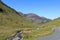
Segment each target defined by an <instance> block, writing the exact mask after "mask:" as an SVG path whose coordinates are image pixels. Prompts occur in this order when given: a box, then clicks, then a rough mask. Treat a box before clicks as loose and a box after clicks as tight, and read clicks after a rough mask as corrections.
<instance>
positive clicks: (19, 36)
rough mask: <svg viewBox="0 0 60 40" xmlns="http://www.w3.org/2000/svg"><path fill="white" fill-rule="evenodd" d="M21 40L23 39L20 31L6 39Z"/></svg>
mask: <svg viewBox="0 0 60 40" xmlns="http://www.w3.org/2000/svg"><path fill="white" fill-rule="evenodd" d="M22 39H23V33H22V31H19V32H17V34H16V35H15V36H13V37H11V38H8V39H7V40H22Z"/></svg>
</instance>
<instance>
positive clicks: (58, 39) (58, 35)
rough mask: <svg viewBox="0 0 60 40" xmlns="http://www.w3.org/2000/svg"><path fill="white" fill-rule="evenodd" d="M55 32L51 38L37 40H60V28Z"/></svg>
mask: <svg viewBox="0 0 60 40" xmlns="http://www.w3.org/2000/svg"><path fill="white" fill-rule="evenodd" d="M54 29H55V32H54V33H53V34H51V35H49V36H45V37H41V38H37V40H60V28H58V27H55V28H54Z"/></svg>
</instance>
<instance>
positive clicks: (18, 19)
mask: <svg viewBox="0 0 60 40" xmlns="http://www.w3.org/2000/svg"><path fill="white" fill-rule="evenodd" d="M33 27H37V25H35V24H32V23H30V22H29V21H27V20H26V19H25V18H23V17H22V16H21V15H20V14H19V13H18V12H16V11H15V10H14V9H12V8H10V7H9V6H7V5H5V4H4V3H3V2H1V1H0V40H5V39H6V38H7V37H10V36H12V35H14V34H15V33H16V31H18V30H20V29H21V28H33Z"/></svg>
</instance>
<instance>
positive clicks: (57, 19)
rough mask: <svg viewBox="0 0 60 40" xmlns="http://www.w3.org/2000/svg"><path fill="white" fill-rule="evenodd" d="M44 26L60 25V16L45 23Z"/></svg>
mask: <svg viewBox="0 0 60 40" xmlns="http://www.w3.org/2000/svg"><path fill="white" fill-rule="evenodd" d="M44 26H45V27H46V26H47V27H54V26H57V27H60V17H58V18H56V19H54V20H52V21H50V22H48V23H46V24H44Z"/></svg>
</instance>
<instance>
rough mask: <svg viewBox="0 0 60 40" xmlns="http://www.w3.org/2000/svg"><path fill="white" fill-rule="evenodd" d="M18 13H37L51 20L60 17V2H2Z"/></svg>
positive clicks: (47, 0)
mask: <svg viewBox="0 0 60 40" xmlns="http://www.w3.org/2000/svg"><path fill="white" fill-rule="evenodd" d="M2 1H3V2H4V3H5V4H7V5H8V6H10V7H11V8H13V9H15V10H16V11H18V12H22V13H25V14H28V13H35V14H37V15H39V16H43V17H46V18H49V19H55V18H57V17H60V0H2Z"/></svg>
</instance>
